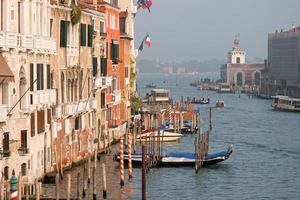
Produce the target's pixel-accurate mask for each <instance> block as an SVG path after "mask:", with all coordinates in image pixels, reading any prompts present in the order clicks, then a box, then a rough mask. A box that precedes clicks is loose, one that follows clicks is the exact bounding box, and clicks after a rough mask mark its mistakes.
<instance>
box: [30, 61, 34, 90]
mask: <svg viewBox="0 0 300 200" xmlns="http://www.w3.org/2000/svg"><path fill="white" fill-rule="evenodd" d="M33 75H34V69H33V64H32V63H30V91H33Z"/></svg>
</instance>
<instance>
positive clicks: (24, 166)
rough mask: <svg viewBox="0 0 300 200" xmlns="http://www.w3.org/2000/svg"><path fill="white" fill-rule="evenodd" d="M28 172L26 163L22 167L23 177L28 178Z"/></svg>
mask: <svg viewBox="0 0 300 200" xmlns="http://www.w3.org/2000/svg"><path fill="white" fill-rule="evenodd" d="M26 170H27V167H26V163H22V165H21V175H22V176H26Z"/></svg>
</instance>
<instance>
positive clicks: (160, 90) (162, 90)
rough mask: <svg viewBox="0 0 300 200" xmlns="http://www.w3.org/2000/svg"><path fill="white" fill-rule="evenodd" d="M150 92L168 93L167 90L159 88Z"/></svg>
mask: <svg viewBox="0 0 300 200" xmlns="http://www.w3.org/2000/svg"><path fill="white" fill-rule="evenodd" d="M151 92H156V93H162V92H164V93H167V92H169V90H166V89H160V88H159V89H152V90H151Z"/></svg>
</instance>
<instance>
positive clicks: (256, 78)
mask: <svg viewBox="0 0 300 200" xmlns="http://www.w3.org/2000/svg"><path fill="white" fill-rule="evenodd" d="M253 80H254V85H255V86H259V85H260V73H259V72H255V73H254V78H253Z"/></svg>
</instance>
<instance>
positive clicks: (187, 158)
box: [115, 145, 233, 167]
mask: <svg viewBox="0 0 300 200" xmlns="http://www.w3.org/2000/svg"><path fill="white" fill-rule="evenodd" d="M232 152H233V149H232V145H230V146H229V147H228V149H227V150H225V151H221V152H218V153H214V154H208V155H206V156H205V157H204V160H203V165H204V167H206V166H209V165H213V164H217V163H219V162H222V161H225V160H227V159H228V158H229V157H230V155H231V154H232ZM148 157H149V155H148ZM131 158H132V164H133V166H135V167H139V166H141V165H142V155H141V154H132V155H131ZM115 160H116V161H118V162H120V156H119V154H116V155H115ZM124 162H125V163H127V162H128V155H127V154H125V155H124ZM194 166H195V154H194V153H170V154H167V155H165V156H163V157H162V158H161V161H158V162H157V164H156V165H155V166H154V167H194Z"/></svg>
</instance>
